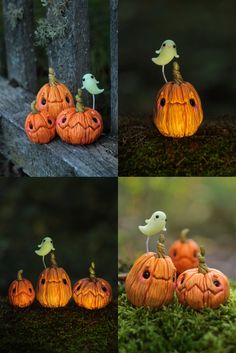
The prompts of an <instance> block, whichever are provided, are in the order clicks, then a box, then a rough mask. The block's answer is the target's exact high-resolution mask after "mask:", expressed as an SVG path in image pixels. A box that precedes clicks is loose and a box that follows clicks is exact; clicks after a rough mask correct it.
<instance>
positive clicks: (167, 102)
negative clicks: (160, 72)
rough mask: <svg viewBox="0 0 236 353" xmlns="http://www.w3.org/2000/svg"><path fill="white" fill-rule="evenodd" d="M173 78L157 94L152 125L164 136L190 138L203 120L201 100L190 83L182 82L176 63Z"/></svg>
mask: <svg viewBox="0 0 236 353" xmlns="http://www.w3.org/2000/svg"><path fill="white" fill-rule="evenodd" d="M173 77H174V81H172V82H167V83H166V84H165V85H164V86H163V87H162V88H161V90H160V91H159V93H158V94H157V98H156V104H155V114H154V124H155V125H156V127H157V128H158V130H159V131H160V133H161V134H162V135H164V136H170V137H184V136H192V135H193V134H195V132H196V131H197V129H198V128H199V126H200V124H201V122H202V120H203V111H202V106H201V100H200V98H199V95H198V93H197V91H196V90H195V88H194V87H193V86H192V85H191V83H189V82H185V81H183V78H182V76H181V74H180V71H179V65H178V63H177V62H174V63H173Z"/></svg>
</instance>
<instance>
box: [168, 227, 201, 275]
mask: <svg viewBox="0 0 236 353" xmlns="http://www.w3.org/2000/svg"><path fill="white" fill-rule="evenodd" d="M188 232H189V229H183V230H182V232H181V234H180V239H179V240H176V241H175V242H174V243H173V244H172V245H171V247H170V250H169V255H170V257H171V259H172V261H173V263H174V265H175V267H176V270H177V273H178V274H180V273H182V272H184V271H186V270H188V269H190V268H194V267H198V263H199V262H198V253H199V246H198V244H197V243H196V242H195V241H194V240H192V239H188V238H187V234H188Z"/></svg>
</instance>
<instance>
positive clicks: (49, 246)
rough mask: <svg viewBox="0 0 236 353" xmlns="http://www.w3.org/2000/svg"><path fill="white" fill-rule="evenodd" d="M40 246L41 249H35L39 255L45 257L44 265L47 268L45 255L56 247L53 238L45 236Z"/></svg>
mask: <svg viewBox="0 0 236 353" xmlns="http://www.w3.org/2000/svg"><path fill="white" fill-rule="evenodd" d="M38 248H40V249H39V250H35V253H36V254H37V255H39V256H42V257H43V264H44V267H45V268H46V264H45V261H44V256H46V255H47V254H49V253H50V252H51V251H52V250H55V248H54V246H53V242H52V238H50V237H45V238H44V239H43V240H42V243H41V244H39V245H38Z"/></svg>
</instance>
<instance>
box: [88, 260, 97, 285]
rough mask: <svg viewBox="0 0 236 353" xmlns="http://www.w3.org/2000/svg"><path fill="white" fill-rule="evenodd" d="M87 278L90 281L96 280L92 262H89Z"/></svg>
mask: <svg viewBox="0 0 236 353" xmlns="http://www.w3.org/2000/svg"><path fill="white" fill-rule="evenodd" d="M89 277H90V279H91V280H92V281H94V280H95V279H96V273H95V263H94V262H93V261H92V262H91V265H90V267H89Z"/></svg>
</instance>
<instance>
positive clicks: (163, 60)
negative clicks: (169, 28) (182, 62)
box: [152, 39, 179, 82]
mask: <svg viewBox="0 0 236 353" xmlns="http://www.w3.org/2000/svg"><path fill="white" fill-rule="evenodd" d="M156 53H157V54H159V56H158V57H156V58H152V61H153V62H154V64H156V65H160V66H162V74H163V77H164V80H165V82H168V81H167V79H166V76H165V65H167V64H169V62H171V60H173V58H179V55H178V54H177V49H176V44H175V42H173V40H171V39H167V40H165V41H164V42H163V43H162V45H161V47H160V49H159V50H156Z"/></svg>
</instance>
